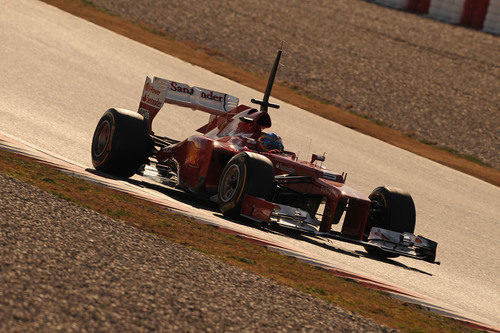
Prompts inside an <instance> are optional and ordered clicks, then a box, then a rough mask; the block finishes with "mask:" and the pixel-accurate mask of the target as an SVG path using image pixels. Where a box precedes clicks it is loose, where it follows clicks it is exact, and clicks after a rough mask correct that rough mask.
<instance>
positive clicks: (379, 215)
mask: <svg viewBox="0 0 500 333" xmlns="http://www.w3.org/2000/svg"><path fill="white" fill-rule="evenodd" d="M368 197H369V198H370V200H371V201H372V202H371V205H370V213H369V215H368V220H367V224H366V228H365V234H364V239H365V240H367V239H368V236H369V234H370V230H371V228H372V227H379V228H382V229H387V230H392V231H397V232H411V233H413V232H414V230H415V218H416V214H415V204H414V203H413V199H412V197H411V195H410V194H409V193H406V192H403V191H401V190H399V189H389V188H387V187H384V186H380V187H377V188H376V189H375V190H373V192H372V193H371V194H370V195H369V196H368ZM365 250H366V252H368V253H370V254H372V255H374V256H379V257H385V258H395V257H398V256H399V255H397V254H394V253H390V252H386V251H383V250H381V249H379V248H377V247H372V246H365Z"/></svg>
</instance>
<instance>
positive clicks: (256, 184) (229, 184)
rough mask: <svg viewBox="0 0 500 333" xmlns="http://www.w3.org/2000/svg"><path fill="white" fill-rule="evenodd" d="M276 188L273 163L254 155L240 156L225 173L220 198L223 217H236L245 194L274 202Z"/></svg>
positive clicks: (229, 164)
mask: <svg viewBox="0 0 500 333" xmlns="http://www.w3.org/2000/svg"><path fill="white" fill-rule="evenodd" d="M275 188H276V183H275V180H274V167H273V164H272V163H271V161H270V160H269V159H268V158H267V157H265V156H262V155H260V154H256V153H252V152H242V153H239V154H237V155H235V156H233V158H231V159H230V160H229V162H228V163H227V164H226V166H225V168H224V170H223V171H222V174H221V177H220V180H219V186H218V191H217V196H218V199H219V207H220V210H221V211H222V214H223V215H224V216H226V217H237V216H239V214H240V211H241V204H242V202H243V198H244V196H245V194H249V195H252V196H255V197H259V198H263V199H266V200H271V199H272V197H273V194H274V191H275Z"/></svg>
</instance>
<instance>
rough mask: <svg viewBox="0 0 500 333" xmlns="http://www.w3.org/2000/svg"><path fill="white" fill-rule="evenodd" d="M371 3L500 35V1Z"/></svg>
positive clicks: (388, 0)
mask: <svg viewBox="0 0 500 333" xmlns="http://www.w3.org/2000/svg"><path fill="white" fill-rule="evenodd" d="M371 2H375V3H378V4H381V5H385V6H388V7H392V8H397V9H403V10H407V11H410V12H412V13H416V14H421V15H426V16H427V17H430V18H433V19H436V20H440V21H444V22H448V23H453V24H460V25H464V26H467V27H471V28H474V29H478V30H483V31H485V32H489V33H492V34H496V35H500V0H371Z"/></svg>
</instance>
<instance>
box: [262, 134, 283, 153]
mask: <svg viewBox="0 0 500 333" xmlns="http://www.w3.org/2000/svg"><path fill="white" fill-rule="evenodd" d="M258 145H259V148H260V149H262V150H263V151H268V152H272V151H276V152H279V153H282V152H283V150H284V149H285V148H284V147H283V141H281V138H280V137H279V136H278V135H276V134H274V133H262V135H261V136H260V137H259V140H258Z"/></svg>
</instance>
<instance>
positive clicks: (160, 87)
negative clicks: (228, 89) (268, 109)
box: [138, 77, 239, 129]
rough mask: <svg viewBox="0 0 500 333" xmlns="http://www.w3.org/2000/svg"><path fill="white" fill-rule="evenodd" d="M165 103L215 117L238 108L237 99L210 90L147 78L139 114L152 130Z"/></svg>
mask: <svg viewBox="0 0 500 333" xmlns="http://www.w3.org/2000/svg"><path fill="white" fill-rule="evenodd" d="M164 103H170V104H177V105H180V106H185V107H189V108H191V109H193V110H200V111H205V112H208V113H210V114H213V115H217V116H219V115H224V114H226V113H228V112H230V111H231V110H233V109H234V108H236V107H237V106H238V103H239V99H238V98H237V97H234V96H231V95H228V94H225V93H221V92H217V91H214V90H210V89H205V88H199V87H190V86H189V85H187V84H185V83H180V82H176V81H170V80H166V79H162V78H158V77H154V78H153V81H151V79H150V78H149V77H146V82H145V83H144V89H143V91H142V97H141V101H140V103H139V111H138V112H139V113H140V114H141V115H143V116H144V118H145V119H146V121H147V122H148V125H149V128H150V129H151V122H152V121H153V118H154V117H155V116H156V114H157V113H158V112H159V111H160V109H161V108H162V106H163V104H164Z"/></svg>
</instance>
